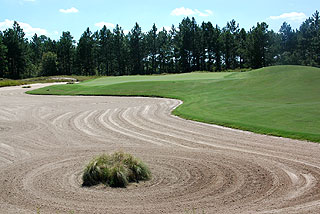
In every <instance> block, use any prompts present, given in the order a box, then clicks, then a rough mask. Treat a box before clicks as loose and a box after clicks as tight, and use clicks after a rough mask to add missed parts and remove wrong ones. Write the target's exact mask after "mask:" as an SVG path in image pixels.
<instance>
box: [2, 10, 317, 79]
mask: <svg viewBox="0 0 320 214" xmlns="http://www.w3.org/2000/svg"><path fill="white" fill-rule="evenodd" d="M279 64H299V65H308V66H316V67H320V20H319V12H318V11H316V12H315V13H314V14H313V15H312V16H311V17H309V18H308V19H307V20H305V21H304V22H303V23H302V24H301V26H300V28H299V29H297V30H294V29H292V27H291V26H290V24H288V23H286V22H284V23H283V25H282V26H281V28H280V30H279V32H274V31H273V30H269V28H268V24H267V23H265V22H262V23H257V24H256V26H253V27H252V28H251V29H250V30H248V31H246V30H245V29H244V28H240V24H239V23H237V22H236V21H235V20H231V21H230V22H228V23H227V24H226V26H225V27H223V28H220V27H219V26H217V25H216V26H214V25H213V24H212V23H211V22H202V23H201V24H198V23H197V22H196V20H195V19H194V18H188V17H187V18H184V19H183V20H182V21H181V23H180V24H179V25H178V26H177V27H175V26H172V27H171V29H170V30H166V29H164V28H163V29H158V27H157V26H156V24H153V26H152V28H151V29H150V30H149V31H147V32H143V31H142V30H141V27H140V26H139V24H138V23H136V24H135V25H134V27H133V28H132V30H131V31H130V32H129V33H128V34H125V33H124V31H123V29H122V28H121V27H120V26H119V25H116V27H115V28H114V29H113V31H111V30H109V29H107V27H106V26H104V27H102V29H101V30H98V31H96V32H91V31H90V29H89V28H87V29H86V30H85V31H84V33H83V34H82V35H81V37H80V39H79V41H78V42H76V41H74V39H73V36H72V35H71V33H70V32H62V35H61V37H60V39H59V40H58V41H55V40H51V39H50V38H48V37H46V36H44V35H40V36H38V35H37V34H35V35H34V36H33V37H32V39H31V40H28V39H26V38H25V34H24V32H23V29H22V28H21V27H20V26H19V24H18V23H17V22H14V24H13V26H12V28H9V29H7V30H5V31H3V32H1V31H0V78H11V79H19V78H25V77H34V76H40V75H72V74H77V75H109V76H111V75H134V74H140V75H141V74H160V73H184V72H192V71H198V70H203V71H212V72H218V71H222V70H229V69H236V68H241V69H242V68H261V67H265V66H270V65H279Z"/></svg>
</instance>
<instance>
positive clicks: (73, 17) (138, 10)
mask: <svg viewBox="0 0 320 214" xmlns="http://www.w3.org/2000/svg"><path fill="white" fill-rule="evenodd" d="M316 10H318V11H319V10H320V3H319V1H318V0H304V1H302V0H268V1H261V0H225V1H222V0H197V1H195V0H158V1H153V0H112V1H110V0H0V30H1V31H4V30H5V29H7V28H11V27H12V24H13V21H17V22H18V23H19V24H20V26H21V27H22V28H23V30H24V32H25V33H26V37H27V38H31V37H32V36H33V35H34V34H35V33H37V34H38V35H46V36H48V37H50V38H51V39H55V40H58V39H59V38H60V36H61V35H62V32H63V31H70V33H71V35H72V36H73V37H74V39H75V40H78V39H79V38H80V36H81V34H82V33H83V32H84V31H85V30H86V29H87V27H89V28H90V30H91V31H92V32H94V31H96V30H99V29H101V28H102V26H103V25H106V26H107V27H108V28H109V29H113V27H114V26H115V25H116V24H119V25H120V26H121V27H122V28H123V29H124V31H125V33H127V32H129V31H130V30H131V29H132V28H133V26H134V24H135V23H136V22H137V23H138V24H139V25H140V26H141V28H142V31H144V32H147V31H149V30H150V29H151V27H152V25H153V24H154V23H155V24H156V26H157V28H158V29H162V28H163V27H164V28H166V29H169V28H170V27H171V26H172V24H174V25H175V26H177V25H178V24H179V23H180V22H181V21H182V19H183V18H184V17H187V16H189V17H195V19H196V21H197V23H198V24H201V23H202V22H203V21H205V22H208V21H210V22H212V23H213V24H214V25H216V24H217V25H218V26H220V27H221V28H222V27H224V26H225V25H226V23H227V22H228V21H231V20H232V19H234V20H235V21H236V22H237V23H239V24H240V27H241V28H245V29H246V30H247V31H248V30H250V28H252V27H253V26H255V25H256V24H257V22H266V23H267V24H268V25H269V29H272V30H274V31H276V32H278V31H279V29H280V27H281V25H282V23H283V22H284V21H286V22H287V23H289V24H290V25H291V26H292V27H293V28H294V29H295V28H299V26H300V24H301V23H302V22H303V21H305V20H306V19H307V18H308V17H310V16H311V15H312V14H314V12H315V11H316Z"/></svg>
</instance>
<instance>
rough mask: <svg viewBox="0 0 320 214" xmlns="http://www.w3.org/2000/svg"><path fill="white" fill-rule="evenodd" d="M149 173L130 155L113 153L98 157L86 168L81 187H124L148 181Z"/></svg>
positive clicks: (141, 163) (140, 162) (146, 168)
mask: <svg viewBox="0 0 320 214" xmlns="http://www.w3.org/2000/svg"><path fill="white" fill-rule="evenodd" d="M150 178H151V172H150V170H149V169H148V167H147V166H146V165H145V164H144V163H143V162H142V161H141V160H139V159H137V158H135V157H133V156H132V155H130V154H126V153H123V152H115V153H113V154H111V155H106V154H103V155H100V156H98V157H96V158H94V159H93V160H92V161H90V163H89V164H88V165H87V166H86V168H85V170H84V172H83V176H82V181H83V183H82V186H94V185H97V184H100V183H102V184H105V185H108V186H110V187H126V186H127V185H128V184H129V183H130V182H139V181H145V180H149V179H150Z"/></svg>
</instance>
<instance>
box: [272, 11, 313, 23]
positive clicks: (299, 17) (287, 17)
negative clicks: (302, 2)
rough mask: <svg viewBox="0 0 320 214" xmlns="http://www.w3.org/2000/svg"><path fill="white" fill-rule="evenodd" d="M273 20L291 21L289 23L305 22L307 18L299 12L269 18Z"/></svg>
mask: <svg viewBox="0 0 320 214" xmlns="http://www.w3.org/2000/svg"><path fill="white" fill-rule="evenodd" d="M269 18H270V19H272V20H278V19H283V20H289V21H304V20H305V19H306V18H307V16H306V14H304V13H298V12H291V13H283V14H281V15H280V16H270V17H269Z"/></svg>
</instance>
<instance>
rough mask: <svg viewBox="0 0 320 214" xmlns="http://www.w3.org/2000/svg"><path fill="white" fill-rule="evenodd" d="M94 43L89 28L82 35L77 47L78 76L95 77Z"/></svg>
mask: <svg viewBox="0 0 320 214" xmlns="http://www.w3.org/2000/svg"><path fill="white" fill-rule="evenodd" d="M93 47H94V42H93V39H92V33H91V31H90V29H89V28H87V30H86V31H85V32H84V33H83V34H82V36H81V38H80V40H79V44H78V47H77V66H78V74H81V75H95V70H94V59H93Z"/></svg>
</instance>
